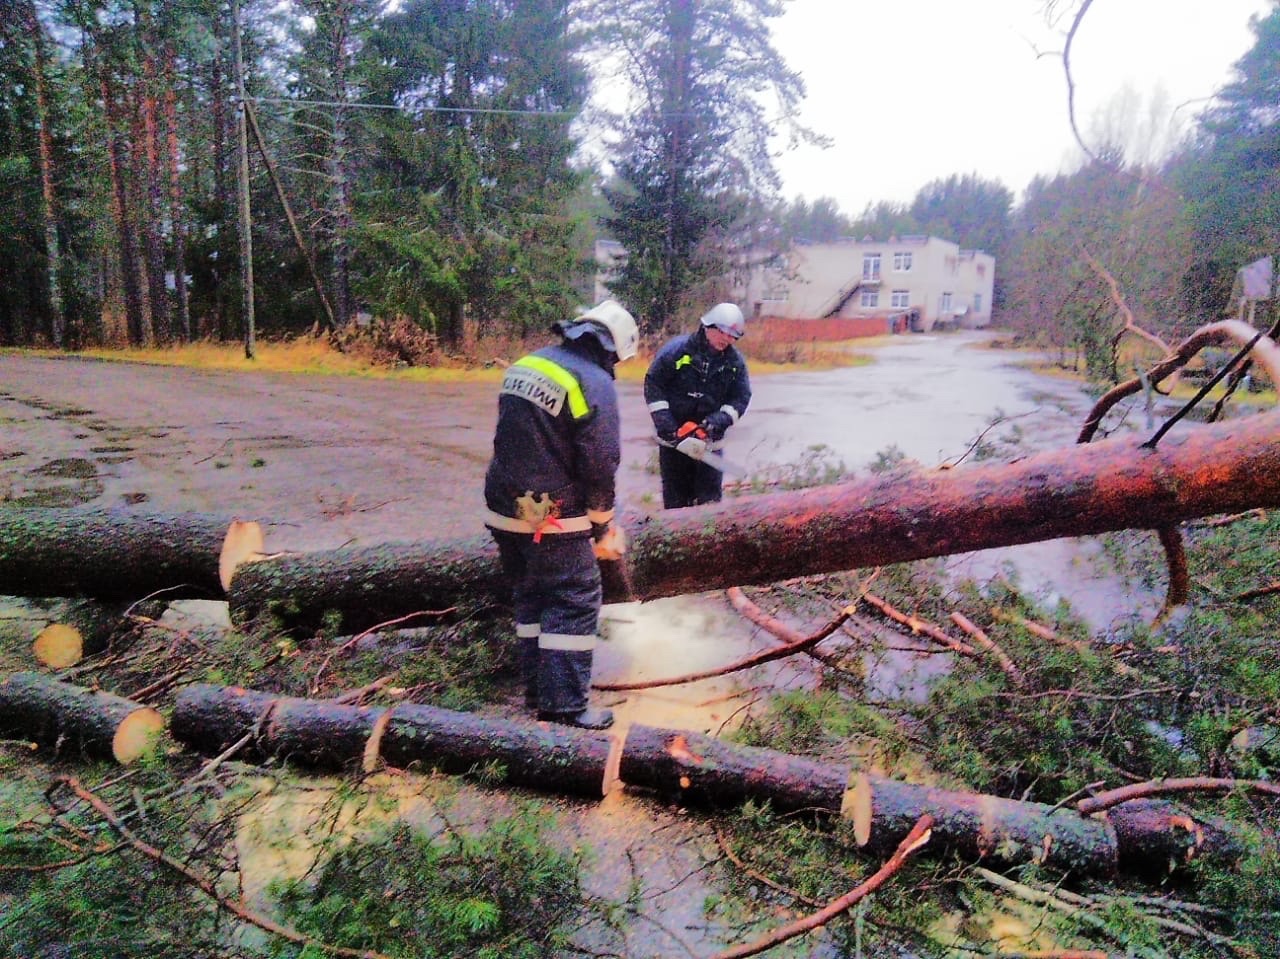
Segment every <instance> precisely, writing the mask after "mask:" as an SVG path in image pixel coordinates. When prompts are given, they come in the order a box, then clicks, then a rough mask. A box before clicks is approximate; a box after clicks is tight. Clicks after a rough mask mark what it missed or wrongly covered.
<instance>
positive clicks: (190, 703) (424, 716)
mask: <svg viewBox="0 0 1280 959" xmlns="http://www.w3.org/2000/svg"><path fill="white" fill-rule="evenodd" d="M389 711H390V713H391V715H390V718H387V719H385V720H383V717H384V716H385V714H386V713H387V712H388V710H387V709H386V708H383V707H368V706H349V705H344V704H340V703H335V702H332V701H326V700H309V699H297V698H292V697H277V696H272V695H271V694H269V693H263V692H256V691H253V690H247V689H240V688H237V687H231V686H213V685H208V684H199V685H194V686H189V687H187V688H186V689H184V690H182V691H181V692H180V693H179V694H178V697H177V701H176V703H175V705H174V711H173V718H172V721H171V728H172V733H173V736H174V738H175V739H177V740H178V741H179V742H182V743H184V744H186V745H187V746H190V747H191V748H193V749H195V750H197V751H199V752H203V753H206V754H209V755H216V754H218V753H220V752H221V751H222V750H223V749H225V748H226V747H227V746H229V745H231V744H232V743H234V742H236V741H238V740H240V739H242V738H243V737H244V736H245V734H246V733H250V732H253V731H254V730H255V729H256V730H257V731H256V734H255V735H254V736H253V738H252V739H251V741H250V744H249V747H248V749H247V752H246V755H251V756H256V757H259V758H265V757H268V756H271V757H277V758H280V759H284V760H287V761H290V762H297V763H300V764H302V765H305V766H311V767H320V768H328V769H336V768H342V767H344V766H347V765H351V766H355V767H360V766H361V765H363V764H366V763H367V762H368V760H369V757H368V756H367V755H366V746H367V745H368V743H369V741H370V739H371V738H372V737H373V736H375V735H378V736H380V737H381V738H380V740H379V742H378V750H377V751H378V753H379V754H380V755H381V757H382V759H383V760H384V761H386V762H387V763H389V764H390V765H392V766H397V767H401V768H411V767H422V768H428V769H438V770H440V771H441V772H446V773H452V774H459V775H466V774H470V775H475V776H478V777H480V778H483V779H485V780H493V781H500V782H505V783H508V784H510V785H515V786H529V787H533V788H537V789H545V790H549V791H552V792H562V793H569V794H572V795H578V796H591V797H595V798H599V797H600V796H603V795H604V793H605V791H606V788H607V786H608V783H606V781H605V780H606V770H607V769H608V768H609V761H610V752H611V751H612V750H613V749H614V748H615V747H616V743H615V740H614V739H613V738H612V737H610V736H607V735H603V734H599V733H591V732H588V731H585V730H581V729H574V728H571V727H568V726H558V725H555V724H552V723H516V722H512V721H510V720H504V719H491V718H487V717H482V716H474V715H471V714H469V713H459V712H453V711H451V710H447V709H438V708H436V707H434V706H421V705H416V704H404V705H399V706H394V707H391V708H390V710H389ZM380 720H383V721H382V722H380Z"/></svg>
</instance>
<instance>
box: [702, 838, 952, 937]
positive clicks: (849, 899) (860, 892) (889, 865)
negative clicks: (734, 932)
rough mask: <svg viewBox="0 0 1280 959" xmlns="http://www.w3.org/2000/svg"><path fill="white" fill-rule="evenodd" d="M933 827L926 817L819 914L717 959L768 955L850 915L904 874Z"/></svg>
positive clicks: (818, 912)
mask: <svg viewBox="0 0 1280 959" xmlns="http://www.w3.org/2000/svg"><path fill="white" fill-rule="evenodd" d="M932 825H933V817H932V816H930V815H929V814H928V813H925V814H924V815H923V816H921V817H920V818H919V819H918V820H917V821H916V824H915V825H914V826H913V827H912V828H911V831H910V832H909V833H907V835H906V836H905V837H904V838H903V840H902V842H900V843H899V844H898V848H897V849H895V850H894V853H893V855H892V856H890V857H889V859H888V860H887V861H886V862H885V864H884V865H883V866H881V867H880V868H879V869H877V870H876V871H875V873H874V874H873V875H871V876H870V877H868V878H867V879H866V881H864V882H862V883H860V884H859V885H858V886H857V887H856V888H854V889H851V890H850V891H849V892H847V893H845V894H844V895H843V896H841V897H840V898H839V899H836V900H835V901H833V902H831V903H830V904H828V905H827V906H825V907H823V908H822V909H819V910H818V911H817V912H815V913H813V914H811V915H808V916H805V917H804V918H803V919H798V920H796V921H795V922H792V923H788V924H787V925H785V926H782V927H780V928H778V929H775V930H774V931H773V932H771V933H769V935H767V936H764V937H763V938H761V939H757V940H756V941H755V942H753V943H748V944H747V945H744V946H735V947H734V948H732V949H726V950H725V951H724V952H719V953H717V954H716V956H715V959H742V957H744V956H754V955H757V954H758V953H761V952H764V951H765V950H766V949H771V948H773V947H774V946H776V945H778V944H780V943H783V942H786V941H787V940H788V939H794V938H795V937H796V936H801V935H804V934H805V933H806V932H812V931H813V930H814V929H819V928H821V927H822V926H825V925H826V924H827V923H829V922H830V921H831V920H832V919H834V918H836V916H839V915H840V914H841V913H844V912H847V911H848V910H849V909H851V908H852V907H853V906H855V905H857V904H858V903H859V902H861V901H862V900H863V899H865V898H866V897H867V896H869V895H871V894H872V893H873V892H875V891H876V890H877V889H879V888H880V887H881V886H883V885H884V884H885V883H886V882H888V881H889V879H890V878H892V877H893V876H894V875H895V874H896V873H897V872H898V871H899V870H901V869H902V867H903V866H904V865H906V862H907V859H908V858H909V857H910V856H911V854H912V853H913V852H915V851H916V850H917V849H919V848H920V847H921V846H923V845H924V844H925V843H927V842H928V841H929V835H930V827H931V826H932Z"/></svg>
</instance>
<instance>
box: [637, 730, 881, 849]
mask: <svg viewBox="0 0 1280 959" xmlns="http://www.w3.org/2000/svg"><path fill="white" fill-rule="evenodd" d="M618 776H619V778H620V779H621V780H622V781H623V782H624V783H626V784H627V785H629V786H643V787H645V788H648V789H653V790H655V791H657V792H658V793H659V794H660V795H662V796H663V797H664V798H666V799H669V800H672V801H679V802H682V803H687V804H689V805H693V806H713V807H720V808H732V807H734V806H740V805H742V804H743V803H744V802H746V801H747V800H749V799H755V800H764V801H768V802H769V803H770V805H772V806H773V808H774V809H775V810H777V811H778V812H796V811H798V810H802V809H810V810H818V811H821V812H833V811H834V812H839V811H840V803H841V800H842V798H843V797H844V793H845V787H846V785H847V784H848V780H849V773H848V770H847V769H844V768H841V767H837V766H831V765H828V764H826V763H820V762H816V761H814V760H812V759H804V758H802V757H800V756H792V755H789V754H787V753H781V752H778V751H777V750H774V749H761V748H758V747H754V746H736V745H734V744H732V743H726V742H723V741H722V740H719V739H715V738H713V737H711V736H706V735H702V734H700V733H693V732H679V731H677V730H671V729H657V728H655V727H652V726H643V725H639V724H633V725H632V726H631V727H630V728H629V729H628V730H627V738H626V740H625V741H624V742H623V744H622V763H621V765H620V766H619V768H618ZM899 838H901V837H899Z"/></svg>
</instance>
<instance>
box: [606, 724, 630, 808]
mask: <svg viewBox="0 0 1280 959" xmlns="http://www.w3.org/2000/svg"><path fill="white" fill-rule="evenodd" d="M626 738H627V737H626V735H625V734H624V735H622V736H610V737H609V756H608V758H606V759H605V761H604V782H603V783H602V784H601V786H600V795H602V796H607V795H609V792H610V791H611V790H612V789H614V788H615V787H616V786H620V785H621V784H622V775H621V772H620V771H621V769H622V744H623V743H624V742H626Z"/></svg>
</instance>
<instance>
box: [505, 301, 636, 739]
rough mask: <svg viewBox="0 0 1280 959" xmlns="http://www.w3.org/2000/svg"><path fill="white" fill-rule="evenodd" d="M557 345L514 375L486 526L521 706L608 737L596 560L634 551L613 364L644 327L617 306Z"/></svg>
mask: <svg viewBox="0 0 1280 959" xmlns="http://www.w3.org/2000/svg"><path fill="white" fill-rule="evenodd" d="M553 329H554V330H555V331H556V332H557V333H559V334H560V342H559V343H558V344H556V345H554V346H547V347H544V348H543V349H540V350H537V351H535V352H533V353H530V354H529V355H528V356H524V357H522V358H521V359H519V360H517V361H516V362H515V363H513V364H512V365H511V366H510V367H509V368H508V369H507V371H506V374H505V375H504V377H503V380H502V387H501V389H500V391H499V394H498V424H497V427H496V429H495V431H494V437H493V458H492V459H491V460H490V462H489V468H488V470H487V472H486V473H485V482H484V497H485V506H486V510H485V518H484V522H485V525H486V526H487V527H488V528H489V531H490V533H491V534H492V536H493V538H494V540H495V542H496V543H497V545H498V555H499V559H500V561H501V564H502V569H503V572H504V574H505V575H506V576H507V578H508V579H509V580H510V581H511V586H512V602H513V606H514V610H515V620H516V637H517V641H518V643H519V646H520V660H521V670H522V673H523V676H524V683H525V704H526V706H527V707H528V708H530V709H531V710H534V711H535V712H536V713H537V715H538V718H539V719H543V720H548V721H551V722H558V723H564V724H566V725H570V726H581V727H584V728H587V729H606V728H608V727H609V726H610V725H612V724H613V714H612V712H610V711H609V710H607V709H590V708H588V706H587V692H588V690H589V689H590V686H591V667H592V659H593V653H594V649H595V643H596V636H597V633H598V632H599V625H600V606H601V602H602V599H603V590H602V588H601V578H600V567H599V565H598V564H597V559H603V560H618V559H620V558H621V557H622V553H623V551H624V550H625V549H626V542H625V538H624V536H623V533H622V528H621V527H619V526H616V525H615V524H614V482H615V477H616V474H617V471H618V464H619V462H620V461H621V445H622V444H621V436H620V430H619V417H618V395H617V390H616V389H615V387H614V379H613V378H614V366H615V365H616V364H617V363H618V362H619V361H621V360H626V359H630V358H631V357H633V356H635V354H636V347H637V345H638V341H639V332H638V330H637V328H636V321H635V320H634V319H633V318H632V316H631V314H630V313H628V312H627V311H626V310H625V309H624V308H623V307H622V306H620V305H619V304H618V303H615V302H614V301H613V300H605V301H604V302H603V303H598V304H596V305H595V306H593V307H592V308H591V309H589V310H587V311H586V312H584V313H581V314H579V315H578V316H575V317H574V318H573V319H568V320H560V321H559V322H557V323H555V324H554V326H553Z"/></svg>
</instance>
